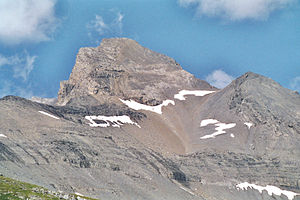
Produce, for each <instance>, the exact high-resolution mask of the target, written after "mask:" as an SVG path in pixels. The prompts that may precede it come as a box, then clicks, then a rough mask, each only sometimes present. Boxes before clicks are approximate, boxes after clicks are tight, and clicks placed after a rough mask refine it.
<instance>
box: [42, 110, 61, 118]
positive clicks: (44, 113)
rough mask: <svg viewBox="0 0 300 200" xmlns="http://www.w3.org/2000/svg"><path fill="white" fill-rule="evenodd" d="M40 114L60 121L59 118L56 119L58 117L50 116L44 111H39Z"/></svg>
mask: <svg viewBox="0 0 300 200" xmlns="http://www.w3.org/2000/svg"><path fill="white" fill-rule="evenodd" d="M39 113H41V114H43V115H47V116H48V117H52V118H54V119H59V118H58V117H56V116H54V115H51V114H49V113H46V112H44V111H39Z"/></svg>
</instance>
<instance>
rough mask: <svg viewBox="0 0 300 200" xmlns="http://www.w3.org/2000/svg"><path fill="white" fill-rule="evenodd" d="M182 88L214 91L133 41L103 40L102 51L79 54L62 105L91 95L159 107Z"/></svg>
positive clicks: (60, 98)
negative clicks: (158, 105)
mask: <svg viewBox="0 0 300 200" xmlns="http://www.w3.org/2000/svg"><path fill="white" fill-rule="evenodd" d="M182 88H185V89H212V87H211V86H210V85H209V84H208V83H206V82H205V81H202V80H199V79H196V78H195V77H194V76H193V75H192V74H190V73H188V72H186V71H184V70H183V69H182V68H181V66H180V65H179V64H178V63H177V62H176V61H175V60H174V59H172V58H169V57H167V56H165V55H162V54H159V53H156V52H153V51H151V50H149V49H147V48H145V47H142V46H141V45H139V44H138V43H137V42H135V41H133V40H131V39H127V38H113V39H103V41H102V43H101V45H100V46H99V47H96V48H81V49H80V50H79V53H78V55H77V58H76V64H75V66H74V68H73V70H72V73H71V75H70V78H69V80H68V81H63V82H61V84H60V90H59V92H58V103H59V105H65V104H67V103H68V102H70V101H71V100H72V99H74V98H78V97H80V96H88V95H89V96H92V97H93V98H95V99H96V100H97V101H98V102H99V103H106V102H111V101H114V100H116V99H118V98H122V99H135V100H137V101H139V102H141V103H145V104H149V105H156V104H158V103H161V101H163V100H165V99H167V98H170V97H171V96H172V95H173V94H174V93H176V92H177V90H178V89H182ZM116 102H118V101H116Z"/></svg>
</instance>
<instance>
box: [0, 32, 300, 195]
mask: <svg viewBox="0 0 300 200" xmlns="http://www.w3.org/2000/svg"><path fill="white" fill-rule="evenodd" d="M299 109H300V95H299V94H297V93H295V92H293V91H290V90H288V89H285V88H283V87H281V86H280V85H279V84H277V83H276V82H274V81H272V80H270V79H268V78H266V77H263V76H261V75H258V74H254V73H251V72H249V73H246V74H245V75H243V76H241V77H239V78H238V79H237V80H235V81H233V82H232V83H231V84H230V85H229V86H227V87H226V88H224V89H222V90H218V89H216V88H214V87H212V86H210V85H209V84H208V83H206V82H205V81H201V80H198V79H196V78H195V77H193V76H192V75H191V74H189V73H188V72H185V71H184V70H182V68H181V67H180V66H179V65H178V64H177V63H176V62H175V61H174V60H173V59H171V58H168V57H167V56H164V55H161V54H158V53H155V52H153V51H151V50H148V49H146V48H144V47H141V46H140V45H138V44H137V43H136V42H135V41H132V40H129V39H125V38H121V39H106V40H104V41H103V42H102V44H101V45H100V47H97V48H83V49H81V50H80V51H79V54H78V56H77V60H76V64H75V66H74V69H73V71H72V74H71V76H70V79H69V80H68V81H64V82H62V83H61V88H60V91H59V94H58V105H52V106H51V105H46V104H41V103H37V102H32V101H29V100H26V99H23V98H19V97H13V96H8V97H4V98H2V99H0V124H1V126H0V172H1V173H3V174H4V175H6V176H8V177H12V178H18V179H19V180H23V181H26V182H29V183H34V184H37V185H41V186H44V187H46V188H49V189H51V190H62V191H66V192H69V193H75V192H79V193H82V194H84V195H85V196H90V197H94V198H101V199H159V200H160V199H164V200H166V199H170V200H171V199H172V200H174V199H205V200H213V199H218V200H225V199H231V200H240V199H249V200H258V199H267V200H268V199H270V200H271V199H287V198H289V199H299V195H296V194H297V193H300V178H299V177H300V171H299V166H300V161H299V157H300V149H299V147H300V144H299V141H300V134H299V130H300V129H299V122H300V111H299ZM245 182H248V183H249V184H247V183H245ZM241 183H243V184H241ZM250 184H255V185H250ZM266 185H272V187H265V186H266ZM246 186H251V187H254V189H253V190H251V189H249V188H248V190H242V189H245V187H246ZM273 186H274V187H273ZM275 186H276V187H275ZM241 188H242V189H241ZM255 188H260V189H261V190H262V191H264V192H262V193H260V192H259V191H258V190H256V189H255ZM270 188H271V189H273V190H272V191H276V194H277V195H274V194H273V195H272V191H271V190H268V189H270ZM238 189H239V190H238ZM267 190H268V192H267ZM284 190H286V191H293V192H295V193H291V192H290V193H287V192H286V191H284ZM278 194H282V195H281V196H280V195H278ZM290 194H291V196H289V195H290ZM291 197H293V198H291Z"/></svg>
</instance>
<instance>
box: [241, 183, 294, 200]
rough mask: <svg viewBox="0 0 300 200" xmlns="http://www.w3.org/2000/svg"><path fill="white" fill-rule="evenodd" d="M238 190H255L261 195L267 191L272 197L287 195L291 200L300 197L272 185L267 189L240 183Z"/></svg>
mask: <svg viewBox="0 0 300 200" xmlns="http://www.w3.org/2000/svg"><path fill="white" fill-rule="evenodd" d="M236 188H237V189H238V190H240V189H241V190H247V189H248V188H250V189H255V190H258V191H259V192H260V193H262V191H263V190H266V191H267V192H268V195H270V196H272V195H273V194H275V195H278V196H281V195H282V194H283V195H285V196H286V197H287V198H288V199H289V200H293V199H294V198H295V196H298V195H300V194H299V193H295V192H291V191H287V190H282V189H280V188H278V187H276V186H272V185H267V186H266V187H263V186H259V185H255V184H250V183H248V182H244V183H240V184H238V185H236Z"/></svg>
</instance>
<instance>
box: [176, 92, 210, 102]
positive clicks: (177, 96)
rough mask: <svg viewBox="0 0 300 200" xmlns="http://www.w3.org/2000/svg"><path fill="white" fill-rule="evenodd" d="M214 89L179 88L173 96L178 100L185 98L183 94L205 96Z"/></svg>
mask: <svg viewBox="0 0 300 200" xmlns="http://www.w3.org/2000/svg"><path fill="white" fill-rule="evenodd" d="M213 92H215V91H208V90H181V91H179V93H178V94H175V95H174V98H175V99H179V100H181V101H182V100H185V97H184V96H185V95H194V96H197V97H202V96H205V95H207V94H211V93H213Z"/></svg>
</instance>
